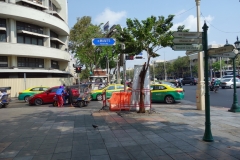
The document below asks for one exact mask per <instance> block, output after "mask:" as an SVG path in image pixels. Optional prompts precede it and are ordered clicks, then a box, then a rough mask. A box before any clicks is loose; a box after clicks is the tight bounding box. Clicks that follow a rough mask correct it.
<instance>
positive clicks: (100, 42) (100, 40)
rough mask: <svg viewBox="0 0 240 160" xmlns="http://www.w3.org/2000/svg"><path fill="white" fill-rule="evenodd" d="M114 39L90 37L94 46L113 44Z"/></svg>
mask: <svg viewBox="0 0 240 160" xmlns="http://www.w3.org/2000/svg"><path fill="white" fill-rule="evenodd" d="M115 43H116V40H115V39H114V38H94V39H92V45H95V46H112V45H115Z"/></svg>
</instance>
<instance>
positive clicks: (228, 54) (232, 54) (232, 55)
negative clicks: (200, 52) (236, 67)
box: [211, 49, 238, 58]
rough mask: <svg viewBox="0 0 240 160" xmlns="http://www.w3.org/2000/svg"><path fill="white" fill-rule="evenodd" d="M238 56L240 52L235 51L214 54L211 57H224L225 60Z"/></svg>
mask: <svg viewBox="0 0 240 160" xmlns="http://www.w3.org/2000/svg"><path fill="white" fill-rule="evenodd" d="M237 54H238V50H237V49H234V50H233V51H232V52H226V53H222V54H214V55H211V57H223V58H235V56H236V55H237Z"/></svg>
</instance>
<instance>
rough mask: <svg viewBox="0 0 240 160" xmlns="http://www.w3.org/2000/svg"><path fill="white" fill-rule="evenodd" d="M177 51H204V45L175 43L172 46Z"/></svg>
mask: <svg viewBox="0 0 240 160" xmlns="http://www.w3.org/2000/svg"><path fill="white" fill-rule="evenodd" d="M172 49H173V50H175V51H202V50H203V47H202V45H201V44H199V45H174V46H173V47H172Z"/></svg>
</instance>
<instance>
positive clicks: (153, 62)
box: [152, 60, 155, 84]
mask: <svg viewBox="0 0 240 160" xmlns="http://www.w3.org/2000/svg"><path fill="white" fill-rule="evenodd" d="M152 64H153V83H154V84H155V72H154V64H155V61H154V60H152Z"/></svg>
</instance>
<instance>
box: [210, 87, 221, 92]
mask: <svg viewBox="0 0 240 160" xmlns="http://www.w3.org/2000/svg"><path fill="white" fill-rule="evenodd" d="M209 89H210V91H214V92H215V93H217V92H218V89H219V85H210V87H209Z"/></svg>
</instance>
